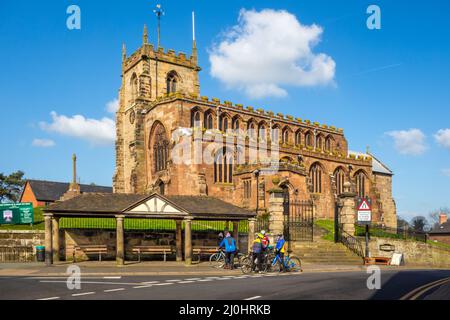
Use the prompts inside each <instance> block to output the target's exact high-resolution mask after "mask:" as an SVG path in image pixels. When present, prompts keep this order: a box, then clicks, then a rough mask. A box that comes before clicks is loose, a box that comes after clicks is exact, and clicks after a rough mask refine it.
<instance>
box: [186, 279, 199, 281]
mask: <svg viewBox="0 0 450 320" xmlns="http://www.w3.org/2000/svg"><path fill="white" fill-rule="evenodd" d="M200 279H201V278H189V279H185V280H188V281H191V280H193V281H197V280H200Z"/></svg>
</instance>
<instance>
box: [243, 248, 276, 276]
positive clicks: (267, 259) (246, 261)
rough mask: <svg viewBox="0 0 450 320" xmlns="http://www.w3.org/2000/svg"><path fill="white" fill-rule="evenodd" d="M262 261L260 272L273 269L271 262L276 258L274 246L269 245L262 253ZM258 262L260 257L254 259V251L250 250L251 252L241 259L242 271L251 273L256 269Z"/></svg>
mask: <svg viewBox="0 0 450 320" xmlns="http://www.w3.org/2000/svg"><path fill="white" fill-rule="evenodd" d="M261 256H262V261H261V264H260V265H261V270H258V271H259V272H268V271H270V270H271V262H272V260H273V258H274V248H273V246H268V247H267V249H266V250H265V252H264V253H263V254H262V255H261ZM258 265H259V263H258V258H256V259H255V260H253V252H250V254H248V255H246V256H245V257H244V258H242V261H241V271H242V273H244V274H245V273H250V272H252V271H256V269H257V266H258Z"/></svg>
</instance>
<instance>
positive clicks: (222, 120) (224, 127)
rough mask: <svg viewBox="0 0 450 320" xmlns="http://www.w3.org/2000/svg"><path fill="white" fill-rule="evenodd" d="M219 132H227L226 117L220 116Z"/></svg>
mask: <svg viewBox="0 0 450 320" xmlns="http://www.w3.org/2000/svg"><path fill="white" fill-rule="evenodd" d="M219 130H221V131H223V132H226V131H227V130H228V116H227V115H226V114H225V115H221V116H220V119H219Z"/></svg>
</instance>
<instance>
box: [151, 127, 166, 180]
mask: <svg viewBox="0 0 450 320" xmlns="http://www.w3.org/2000/svg"><path fill="white" fill-rule="evenodd" d="M168 160H169V140H168V139H167V135H166V129H164V127H163V125H162V124H160V123H159V124H158V125H157V126H156V128H155V131H154V136H153V164H154V169H155V172H159V171H162V170H166V169H167V161H168Z"/></svg>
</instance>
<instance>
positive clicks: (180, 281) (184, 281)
mask: <svg viewBox="0 0 450 320" xmlns="http://www.w3.org/2000/svg"><path fill="white" fill-rule="evenodd" d="M194 282H195V281H193V280H191V281H189V280H188V281H180V282H178V283H194Z"/></svg>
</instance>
